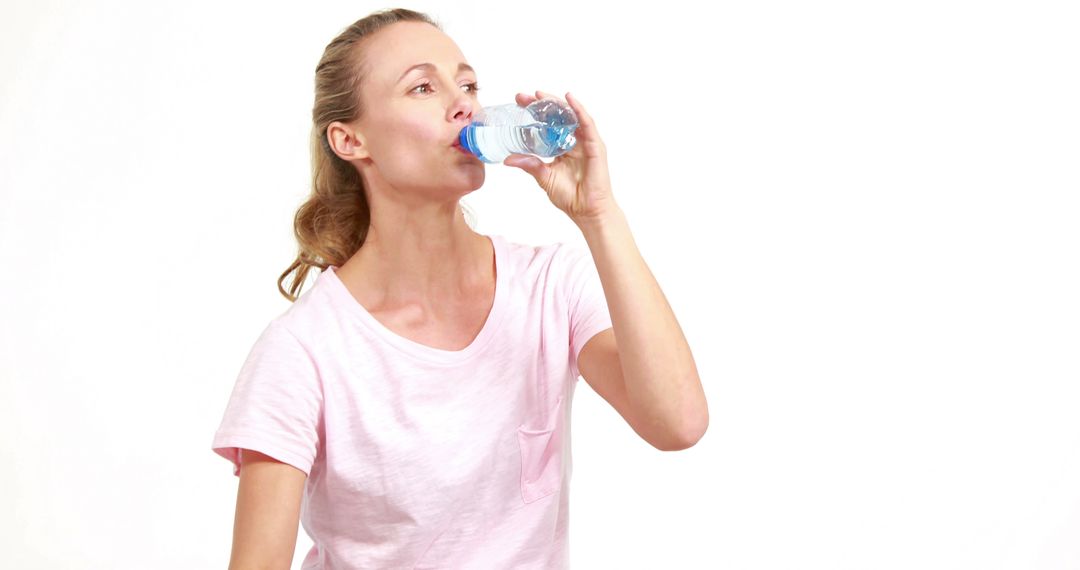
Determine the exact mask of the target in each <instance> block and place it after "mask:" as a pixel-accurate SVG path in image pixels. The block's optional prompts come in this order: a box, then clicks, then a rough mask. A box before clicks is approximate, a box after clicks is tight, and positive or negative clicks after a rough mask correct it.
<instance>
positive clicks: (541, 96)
mask: <svg viewBox="0 0 1080 570" xmlns="http://www.w3.org/2000/svg"><path fill="white" fill-rule="evenodd" d="M536 97H537V98H538V99H554V100H556V101H560V102H562V103H563V104H564V105H565V104H566V101H563V100H562V99H560V98H558V97H556V96H554V95H552V94H551V93H546V92H544V91H537V92H536Z"/></svg>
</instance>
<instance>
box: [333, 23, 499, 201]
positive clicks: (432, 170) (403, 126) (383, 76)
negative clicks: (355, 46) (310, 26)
mask: <svg viewBox="0 0 1080 570" xmlns="http://www.w3.org/2000/svg"><path fill="white" fill-rule="evenodd" d="M361 49H362V50H363V54H364V55H363V58H364V64H363V65H364V66H365V71H366V74H365V78H366V81H365V82H364V83H363V85H362V86H361V88H360V89H361V93H360V97H361V101H362V106H363V117H362V118H361V119H360V120H358V121H356V122H354V123H353V126H354V128H355V129H356V132H355V135H356V138H357V140H358V141H359V143H360V144H359V147H358V148H357V152H358V154H357V155H356V156H357V157H358V158H360V159H361V160H360V162H359V164H358V166H359V167H360V168H361V171H362V172H364V176H365V181H366V182H368V183H369V185H375V186H379V185H382V184H386V185H390V186H393V187H395V188H397V189H399V190H400V189H408V190H409V191H410V192H414V191H418V192H421V193H423V194H427V195H429V196H431V197H444V198H446V197H451V198H452V196H448V195H447V192H448V191H449V192H451V193H453V194H454V195H464V194H466V193H468V192H471V191H473V190H475V189H477V188H479V187H480V186H482V185H483V184H484V173H485V172H484V163H483V162H481V161H480V160H479V159H477V158H476V157H474V156H473V155H471V154H468V153H466V152H464V151H462V150H461V149H459V148H457V147H456V146H454V143H455V142H456V141H457V137H458V134H459V133H460V132H461V129H462V128H463V127H465V126H466V125H468V124H469V123H470V122H471V121H472V119H473V115H474V113H479V111H480V109H481V108H482V107H481V105H480V102H479V100H478V99H477V96H476V92H475V89H476V82H477V77H476V73H475V72H474V71H473V70H472V68H471V67H470V66H468V64H466V63H465V57H464V56H463V55H462V53H461V50H459V49H458V47H457V45H455V44H454V42H453V41H452V40H451V39H450V37H449V36H447V35H446V34H444V33H443V32H441V31H439V30H438V29H437V28H435V27H434V26H431V25H429V24H425V23H422V22H398V23H395V24H392V25H390V26H387V27H386V28H383V29H382V30H379V32H377V33H376V34H374V35H373V36H372V37H371V38H370V39H369V40H368V42H367V43H366V45H365V46H363V47H362V48H361ZM417 66H419V67H417Z"/></svg>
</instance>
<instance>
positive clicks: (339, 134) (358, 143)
mask: <svg viewBox="0 0 1080 570" xmlns="http://www.w3.org/2000/svg"><path fill="white" fill-rule="evenodd" d="M326 138H327V140H328V141H329V142H330V148H331V149H333V151H334V154H337V155H338V157H340V158H341V159H342V160H345V161H353V160H357V159H361V158H367V157H368V156H369V155H368V152H367V145H365V144H364V140H363V137H362V136H361V135H360V133H359V132H357V131H356V130H355V129H354V128H353V127H352V126H351V125H348V124H346V123H342V122H341V121H334V122H332V123H330V125H328V126H327V127H326Z"/></svg>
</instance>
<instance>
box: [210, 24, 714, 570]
mask: <svg viewBox="0 0 1080 570" xmlns="http://www.w3.org/2000/svg"><path fill="white" fill-rule="evenodd" d="M476 83H477V78H476V73H475V71H473V69H472V68H471V67H470V66H468V64H467V63H465V58H464V56H463V55H462V53H461V51H460V50H459V49H458V47H457V46H456V45H455V44H454V42H453V41H451V39H450V38H449V37H447V36H446V35H445V34H444V33H443V32H442V31H441V29H440V28H439V26H438V25H437V24H436V23H435V22H433V21H432V20H431V19H430V18H428V17H427V16H425V15H423V14H420V13H417V12H412V11H409V10H403V9H398V10H389V11H384V12H378V13H375V14H373V15H371V16H369V17H367V18H364V19H362V20H360V21H358V22H356V23H354V24H353V25H352V26H350V27H349V28H348V29H346V30H345V31H344V32H343V33H342V34H341V35H340V36H338V37H337V38H336V39H335V40H334V41H332V42H331V43H330V44H329V45H328V46H327V48H326V51H325V53H324V55H323V57H322V60H321V61H320V62H319V65H318V67H317V68H316V95H315V106H314V110H313V119H314V129H313V143H314V144H313V147H312V152H313V192H312V196H311V198H310V199H309V201H308V202H307V203H305V204H304V205H303V206H302V207H301V209H300V211H299V212H298V213H297V216H296V228H295V229H296V235H297V238H298V240H299V242H300V255H299V257H298V259H297V260H296V262H295V263H293V265H292V266H291V267H290V268H289V269H288V270H287V271H286V272H285V274H283V275H282V277H281V279H279V282H278V287H279V289H280V290H281V291H282V294H284V295H285V296H286V297H288V298H289V299H290V300H291V301H295V302H294V303H293V305H292V306H291V307H290V308H289V309H288V310H287V311H286V312H285V313H283V314H282V315H280V316H278V317H277V318H275V319H273V320H272V321H271V323H270V324H269V325H268V326H267V328H266V329H265V330H264V331H263V333H262V335H261V336H260V337H259V339H258V340H257V341H256V343H255V346H254V347H253V348H252V350H251V352H250V354H249V355H248V358H247V360H246V362H245V363H244V366H243V368H242V369H241V372H240V375H239V378H238V379H237V381H236V385H235V387H234V389H233V393H232V397H231V398H230V400H229V404H228V407H227V409H226V412H225V417H224V419H223V421H222V423H221V427H220V428H219V430H218V431H217V433H216V434H215V437H214V442H213V449H214V451H215V452H217V453H219V454H220V455H222V456H223V457H226V458H228V459H229V460H231V461H232V462H233V463H234V474H236V475H237V476H239V477H240V488H239V494H238V498H237V512H236V522H235V529H234V537H233V552H232V564H233V566H235V567H262V566H263V565H274V564H276V565H282V566H283V565H285V561H287V560H291V558H292V554H293V549H294V548H295V539H296V525H297V521H298V517H300V514H301V512H302V513H303V518H302V520H303V522H304V528H305V530H306V531H307V533H308V534H309V535H310V536H311V538H312V539H313V541H314V543H315V544H314V546H313V548H312V549H311V550H310V551H309V552H308V553H307V556H306V557H305V559H304V562H303V568H324V569H329V568H436V567H438V568H466V567H467V568H524V567H527V568H561V567H567V566H568V559H567V554H568V544H567V521H568V518H567V516H568V499H569V495H568V490H569V488H568V482H569V475H570V471H571V463H570V459H571V457H570V447H569V444H570V423H569V422H570V403H571V400H572V396H573V390H574V387H575V382H576V380H577V378H578V376H579V373H580V374H581V375H583V376H584V377H585V379H586V380H587V381H588V382H589V383H590V385H591V386H592V387H593V388H594V389H595V390H596V391H597V392H598V393H599V394H600V395H601V396H602V397H604V398H605V399H606V400H607V401H608V402H610V403H611V404H612V405H613V406H614V407H615V408H616V409H617V410H618V411H619V413H620V414H622V416H623V417H624V418H625V419H626V420H627V421H628V422H629V423H630V425H631V426H632V427H633V428H634V429H635V430H636V431H637V433H639V434H640V435H641V436H642V437H643V438H645V439H646V441H648V442H649V443H651V444H653V445H654V446H656V447H657V448H659V449H666V450H674V449H684V448H686V447H689V446H690V445H693V443H694V442H696V441H697V439H699V438H700V437H701V435H702V434H703V433H704V430H705V427H706V425H707V422H708V415H707V414H708V413H707V408H706V404H705V398H704V394H703V392H702V390H701V384H700V381H699V380H698V377H697V371H696V368H695V366H694V362H693V358H692V356H691V354H690V349H689V347H688V346H687V344H686V341H685V339H684V338H683V336H682V332H681V330H680V329H679V327H678V324H677V322H676V320H675V317H674V315H672V313H671V309H670V308H669V307H668V305H667V303H666V301H665V300H664V298H663V294H662V293H661V291H660V289H659V287H658V286H657V285H656V282H655V280H654V279H653V278H652V275H651V274H650V273H649V271H648V269H647V267H646V266H645V263H644V261H642V260H641V256H640V254H639V253H638V251H637V249H636V246H635V245H634V244H633V240H632V238H631V236H630V233H629V228H628V227H627V226H626V222H625V218H623V217H622V214H621V212H620V210H619V209H618V206H617V205H616V204H615V201H614V199H613V198H612V194H611V185H610V182H609V179H608V174H607V164H606V151H605V148H604V145H603V142H602V141H601V139H600V136H599V133H598V132H597V129H596V125H595V123H594V122H593V121H592V119H591V117H590V116H589V114H588V113H587V112H586V110H585V108H584V107H583V106H582V105H581V103H580V102H579V101H577V100H576V99H575V98H573V97H572V96H571V95H569V94H567V101H566V102H568V103H569V104H570V105H571V106H572V108H573V109H574V111H575V112H576V113H577V115H578V118H579V122H580V126H579V128H578V130H577V133H576V135H577V138H578V143H577V146H576V147H575V148H574V149H573V150H572V151H571V152H570V153H568V154H565V155H563V156H560V157H558V158H556V159H555V160H554V161H553V162H552V163H550V164H545V163H544V162H543V161H541V160H539V159H538V158H536V157H532V156H525V155H511V156H510V157H508V158H507V159H506V161H505V162H504V164H507V165H512V166H515V167H517V168H520V169H521V170H523V171H525V172H527V173H529V174H530V175H532V176H533V177H534V179H535V180H536V182H537V183H538V184H539V185H540V187H541V188H543V189H544V190H545V191H546V192H547V194H548V196H549V197H550V198H551V202H552V203H553V204H554V205H555V206H556V207H558V208H559V209H560V210H562V211H563V212H565V213H566V214H567V215H568V216H570V218H571V219H572V220H573V221H574V222H575V223H576V224H577V225H578V227H579V228H581V230H582V232H583V233H584V236H585V238H586V240H587V242H588V243H589V250H590V252H591V253H592V255H591V256H590V255H589V252H586V251H582V250H579V249H577V248H570V247H567V246H565V245H564V244H558V243H557V244H552V245H547V246H539V247H537V246H527V245H522V244H516V243H512V242H509V241H507V240H505V239H504V238H502V237H501V236H484V235H481V234H478V233H476V232H474V231H473V230H472V229H471V228H470V227H469V225H468V224H467V223H466V222H465V219H464V216H463V215H462V211H461V208H460V204H459V201H460V199H461V198H462V197H463V196H465V195H466V194H468V193H469V192H472V191H474V190H476V189H477V188H480V187H481V186H482V185H483V183H484V175H485V170H484V169H485V165H484V163H482V162H481V161H479V160H478V159H476V158H475V157H474V156H472V155H470V154H468V153H467V152H465V151H462V150H461V149H459V148H456V145H455V142H456V140H457V134H458V133H459V132H460V130H461V128H462V127H464V126H466V125H468V124H469V123H470V121H471V120H472V118H473V115H474V114H475V113H477V112H478V111H479V110H480V109H481V105H480V103H479V101H478V99H477V95H476V89H477V85H476ZM537 95H538V96H540V97H550V96H549V95H546V94H544V93H541V92H537ZM533 100H535V99H534V98H533V97H531V96H528V95H524V94H520V95H518V97H517V103H518V104H519V105H527V104H528V103H530V102H532V101H533ZM594 259H595V262H594ZM313 266H315V267H319V268H320V269H321V270H322V272H321V273H320V274H319V276H318V279H317V280H316V282H315V284H314V286H313V287H312V289H311V290H310V291H308V292H307V293H305V294H304V295H303V296H300V297H299V298H297V297H296V291H297V290H298V289H299V287H300V286H301V285H302V284H303V281H304V278H305V276H306V275H307V272H308V270H309V269H310V268H311V267H313ZM294 270H296V273H297V274H296V276H295V278H294V280H293V283H292V287H291V290H290V292H288V293H287V292H285V290H284V288H282V286H281V282H282V280H283V279H284V277H285V276H286V275H288V274H289V273H291V272H293V271H294ZM605 293H607V296H606V297H605ZM609 308H610V314H609ZM613 324H614V327H613V326H612V325H613ZM616 333H617V334H618V335H619V339H620V342H619V344H618V345H616V342H615V338H616V336H615V335H616ZM624 371H625V378H624ZM241 466H242V467H243V469H241Z"/></svg>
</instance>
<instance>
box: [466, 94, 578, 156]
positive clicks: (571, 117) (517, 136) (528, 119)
mask: <svg viewBox="0 0 1080 570" xmlns="http://www.w3.org/2000/svg"><path fill="white" fill-rule="evenodd" d="M577 127H578V119H577V115H575V114H574V110H573V109H571V108H570V107H569V106H567V105H564V104H562V103H560V102H558V101H554V100H551V99H537V100H536V101H533V102H532V103H530V104H529V105H528V106H527V107H522V106H520V105H518V104H516V103H512V104H509V105H496V106H494V107H484V108H483V109H482V110H481V111H480V115H479V116H478V117H477V118H475V119H473V122H472V123H471V124H470V125H469V126H467V127H465V128H463V129H461V134H460V135H459V140H460V141H461V148H463V149H465V150H467V151H469V152H471V153H473V154H474V155H476V157H477V158H479V159H480V160H482V161H484V162H488V163H496V162H497V163H501V162H502V161H503V159H505V158H506V157H508V156H510V155H511V154H533V155H536V156H543V157H554V156H559V155H560V154H563V153H566V152H568V151H569V150H570V149H572V148H574V144H575V143H576V142H577V139H575V138H574V129H576V128H577Z"/></svg>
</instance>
